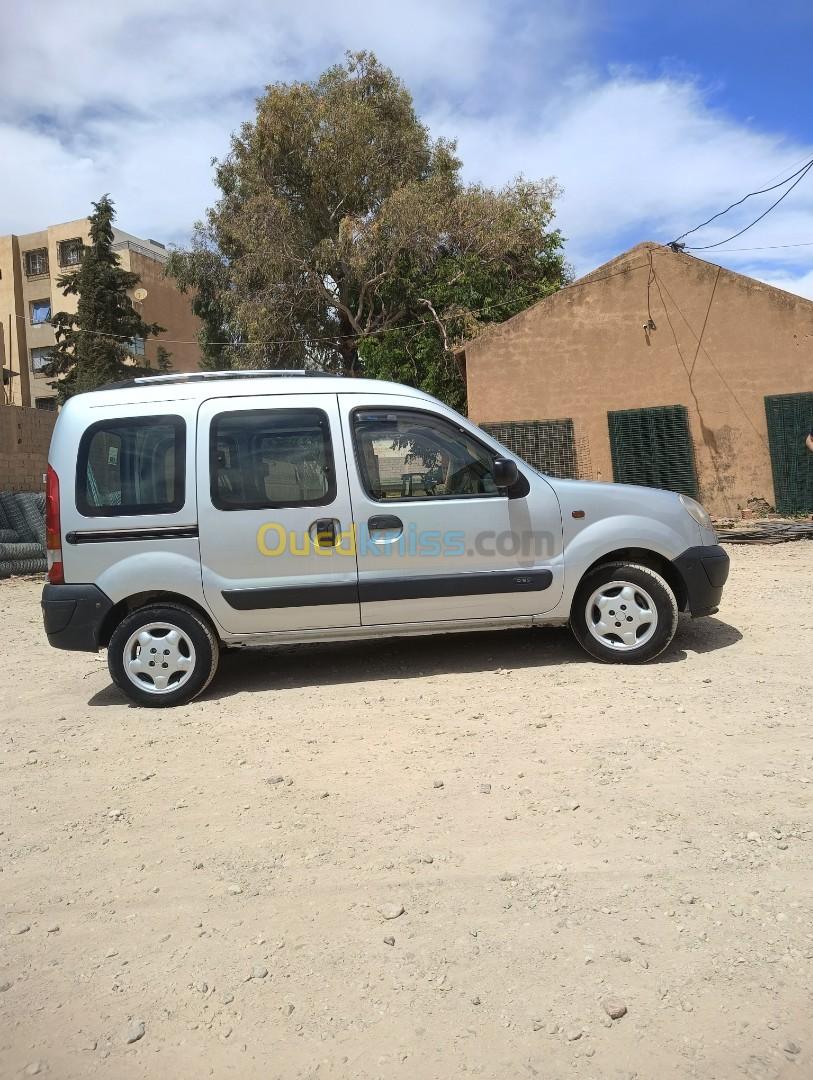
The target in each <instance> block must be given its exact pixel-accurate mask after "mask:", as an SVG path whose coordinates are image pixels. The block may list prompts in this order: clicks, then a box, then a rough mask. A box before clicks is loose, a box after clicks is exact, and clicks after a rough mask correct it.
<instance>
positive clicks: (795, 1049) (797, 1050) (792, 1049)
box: [782, 1039, 802, 1054]
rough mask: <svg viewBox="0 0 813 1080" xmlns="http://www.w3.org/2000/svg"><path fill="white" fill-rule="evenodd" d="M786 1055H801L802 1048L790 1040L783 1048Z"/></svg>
mask: <svg viewBox="0 0 813 1080" xmlns="http://www.w3.org/2000/svg"><path fill="white" fill-rule="evenodd" d="M782 1049H783V1050H784V1051H785V1053H786V1054H801V1052H802V1048H801V1046H799V1044H798V1043H795V1042H794V1041H793V1039H788V1041H787V1042H786V1043H785V1045H784V1046H783V1047H782Z"/></svg>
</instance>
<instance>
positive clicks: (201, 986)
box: [195, 982, 209, 994]
mask: <svg viewBox="0 0 813 1080" xmlns="http://www.w3.org/2000/svg"><path fill="white" fill-rule="evenodd" d="M195 989H196V990H197V992H198V993H199V994H208V993H209V984H208V983H206V982H199V983H197V984H196V985H195Z"/></svg>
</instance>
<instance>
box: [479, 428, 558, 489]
mask: <svg viewBox="0 0 813 1080" xmlns="http://www.w3.org/2000/svg"><path fill="white" fill-rule="evenodd" d="M480 427H481V428H482V429H483V431H487V432H488V434H489V435H492V436H493V437H494V438H495V439H498V440H499V441H500V442H501V443H502V444H503V446H507V447H508V449H509V450H510V451H511V452H512V453H514V454H516V455H517V457H521V458H522V460H523V461H527V462H528V464H529V465H533V467H534V468H535V469H538V470H539V471H540V472H543V473H546V474H547V475H548V476H559V477H562V478H563V479H567V478H569V479H574V480H575V479H577V478H578V476H579V465H578V460H577V454H576V440H575V437H574V434H573V421H572V420H571V419H570V418H568V419H567V420H505V421H502V422H500V423H492V424H480Z"/></svg>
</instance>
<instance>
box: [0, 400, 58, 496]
mask: <svg viewBox="0 0 813 1080" xmlns="http://www.w3.org/2000/svg"><path fill="white" fill-rule="evenodd" d="M55 423H56V413H53V412H44V411H43V410H42V409H27V408H20V407H18V406H15V405H0V491H43V490H44V485H43V480H42V477H43V473H44V472H45V470H46V468H47V466H48V447H49V446H50V444H51V432H52V431H53V430H54V424H55Z"/></svg>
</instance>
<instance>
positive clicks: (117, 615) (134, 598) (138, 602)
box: [99, 589, 220, 648]
mask: <svg viewBox="0 0 813 1080" xmlns="http://www.w3.org/2000/svg"><path fill="white" fill-rule="evenodd" d="M156 603H159V604H160V603H166V604H178V605H179V606H180V607H185V608H189V609H190V610H191V611H194V612H195V614H196V615H200V616H201V618H203V619H205V620H206V623H207V625H208V626H209V627H210V629H211V631H212V633H213V634H214V636H215V637H216V638H217V640H218V641H220V633H219V631H218V629H217V626H216V625H215V623H214V621H213V619H212V616H211V615H210V614H209V612H208V611H207V610H206V609H205V608H204V607H202V605H201V604H199V603H198V602H197V601H195V600H190V598H189V597H188V596H183V595H182V594H181V593H174V592H167V591H165V590H162V589H149V590H145V591H144V592H139V593H133V594H132V595H131V596H127V597H125V598H124V599H123V600H119V602H118V603H117V604H114V605H113V607H112V608H111V609H110V611H108V613H107V615H105V617H104V621H103V622H102V625H101V627H100V629H99V647H100V648H106V647H107V646H108V645H109V644H110V638H111V637H112V636H113V632H114V631H115V629H116V627H117V626H118V625H119V623H120V622H121V621H122V619H125V618H126V617H127V616H128V615H130V614H132V613H133V612H134V611H138V609H139V608H143V607H147V605H148V604H156Z"/></svg>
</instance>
